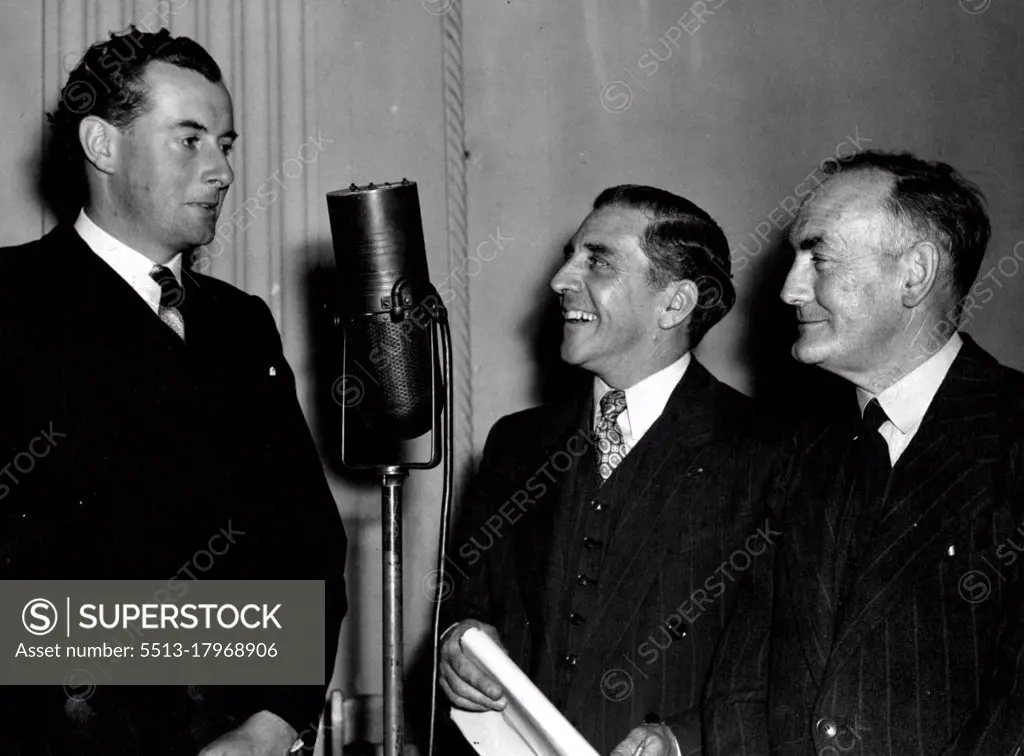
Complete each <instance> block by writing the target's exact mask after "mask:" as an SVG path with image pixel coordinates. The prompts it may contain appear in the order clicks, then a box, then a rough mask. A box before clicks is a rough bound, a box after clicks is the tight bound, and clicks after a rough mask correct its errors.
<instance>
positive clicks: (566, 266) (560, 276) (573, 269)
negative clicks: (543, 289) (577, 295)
mask: <svg viewBox="0 0 1024 756" xmlns="http://www.w3.org/2000/svg"><path fill="white" fill-rule="evenodd" d="M582 289H583V285H582V283H581V282H580V275H579V269H578V266H577V265H576V264H575V263H574V262H573V258H569V259H568V260H566V261H565V262H564V263H563V264H562V267H561V268H559V269H558V270H557V271H556V272H555V275H554V276H553V277H552V279H551V290H552V291H554V292H555V294H559V295H561V294H564V293H565V292H567V291H572V292H578V291H582Z"/></svg>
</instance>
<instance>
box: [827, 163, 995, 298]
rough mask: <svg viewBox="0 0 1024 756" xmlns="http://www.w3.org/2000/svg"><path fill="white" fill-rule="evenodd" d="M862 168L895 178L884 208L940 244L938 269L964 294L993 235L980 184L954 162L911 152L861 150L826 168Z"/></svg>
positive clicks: (831, 171)
mask: <svg viewBox="0 0 1024 756" xmlns="http://www.w3.org/2000/svg"><path fill="white" fill-rule="evenodd" d="M858 170H877V171H882V172H884V173H888V174H889V175H890V176H892V177H893V178H894V181H893V186H892V191H891V193H890V195H889V198H888V200H887V203H886V209H887V210H888V211H889V212H890V213H891V214H892V216H893V217H894V218H896V219H897V220H901V221H903V222H904V223H907V224H908V225H910V226H911V227H912V228H913V229H914V230H915V231H916V232H917V233H919V234H921V235H923V236H925V237H927V238H928V239H930V240H931V241H933V242H934V243H935V244H936V246H937V247H938V249H939V253H940V255H941V257H942V259H941V262H940V266H941V267H940V270H941V271H942V273H943V275H944V276H945V278H946V280H947V281H948V282H949V283H950V284H951V285H952V287H953V291H954V293H955V294H956V298H957V300H960V299H962V298H963V297H964V296H965V295H966V294H967V292H968V290H969V289H970V288H971V285H972V284H973V283H974V279H975V278H977V276H978V269H979V268H980V267H981V261H982V258H984V257H985V249H986V248H987V247H988V241H989V238H990V237H991V235H992V224H991V222H990V221H989V217H988V213H987V212H986V210H985V195H984V194H982V192H981V190H980V189H979V188H978V187H977V186H976V185H975V184H974V183H972V182H971V181H969V180H967V179H966V178H964V177H963V176H961V175H960V173H958V172H957V170H956V169H955V168H953V166H951V165H949V164H947V163H942V162H938V161H935V162H933V161H929V160H922V159H921V158H919V157H917V156H916V155H914V154H912V153H910V152H898V153H897V152H881V151H877V150H868V151H866V152H859V153H857V154H855V155H853V156H851V157H849V158H844V159H843V160H840V161H838V162H837V163H831V162H830V163H829V165H828V166H827V168H826V171H825V172H826V173H829V174H831V175H835V174H838V173H849V172H851V171H858Z"/></svg>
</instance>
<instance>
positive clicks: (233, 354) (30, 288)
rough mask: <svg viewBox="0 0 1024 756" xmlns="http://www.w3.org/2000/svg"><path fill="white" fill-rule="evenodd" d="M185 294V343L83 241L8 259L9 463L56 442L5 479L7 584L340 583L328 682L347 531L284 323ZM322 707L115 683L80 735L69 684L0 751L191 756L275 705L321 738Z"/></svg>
mask: <svg viewBox="0 0 1024 756" xmlns="http://www.w3.org/2000/svg"><path fill="white" fill-rule="evenodd" d="M183 284H184V290H185V300H184V303H183V305H182V310H183V312H184V317H185V321H186V331H187V333H186V335H187V343H183V342H182V341H181V340H180V339H179V338H178V337H177V336H176V335H175V334H174V333H173V332H172V331H171V329H170V328H168V327H167V326H166V325H165V324H164V323H162V322H161V321H160V320H159V318H158V317H157V316H156V315H155V314H154V313H153V311H152V310H150V309H149V308H148V307H147V305H146V304H145V302H143V301H142V299H141V298H140V297H139V296H138V295H137V294H136V293H135V292H134V291H133V290H132V289H131V287H129V286H128V284H127V283H125V282H124V281H123V279H121V278H120V277H119V276H118V275H117V274H116V273H115V272H114V271H112V270H111V269H110V268H109V267H108V266H107V265H106V264H105V263H104V262H103V261H102V260H100V258H98V257H97V256H96V255H95V254H93V253H92V252H91V250H89V248H88V247H87V246H86V245H85V243H84V242H83V241H82V240H81V238H80V237H79V236H78V234H77V233H76V232H75V231H74V230H73V229H71V228H57V229H55V230H54V231H52V232H51V233H49V234H47V235H46V236H45V237H44V238H43V239H41V240H39V241H37V242H33V243H31V244H27V245H24V246H21V247H15V248H7V249H3V250H0V402H2V409H0V417H2V418H3V424H2V428H0V466H2V465H5V464H7V463H8V462H10V461H12V460H14V459H15V456H16V455H18V454H22V453H24V452H26V451H28V450H29V444H30V442H31V441H32V439H34V438H37V437H39V436H40V434H41V433H44V434H49V435H50V442H48V443H47V445H46V446H47V448H49V451H48V452H47V453H46V454H45V455H44V456H41V457H39V458H37V459H35V464H34V468H33V469H32V470H31V471H29V472H27V473H25V474H22V473H20V472H16V471H15V469H14V467H11V468H9V472H11V473H13V474H14V476H16V477H17V478H18V482H17V483H13V482H12V481H11V480H10V478H9V477H7V476H5V477H4V478H3V480H0V483H4V484H5V485H6V486H7V487H8V488H7V489H0V490H3V491H5V493H4V494H3V501H2V502H0V518H2V530H0V576H2V577H3V578H4V579H25V578H76V579H99V578H132V579H152V580H160V581H167V583H168V585H169V592H170V593H171V595H177V593H178V591H179V590H180V588H179V586H180V585H181V583H182V582H184V583H187V582H188V581H189V580H191V579H193V578H196V579H246V580H258V579H270V578H277V579H289V578H308V579H321V580H324V579H326V580H327V581H328V601H327V617H328V619H327V627H326V637H327V648H326V656H327V667H326V674H327V675H328V676H329V674H330V670H332V669H333V662H334V654H335V651H336V645H337V633H338V630H339V627H340V623H341V618H342V616H343V614H344V612H345V591H344V582H343V569H344V559H345V549H346V541H345V533H344V529H343V527H342V524H341V520H340V517H339V515H338V511H337V508H336V506H335V503H334V500H333V497H332V496H331V493H330V490H329V488H328V486H327V482H326V479H325V477H324V473H323V469H322V467H321V465H320V462H319V459H318V456H317V452H316V450H315V448H314V445H313V443H312V439H311V437H310V434H309V431H308V428H307V427H306V425H305V422H304V419H303V417H302V414H301V411H300V408H299V405H298V402H297V400H296V394H295V384H294V378H293V375H292V371H291V370H290V369H289V367H288V364H287V363H286V362H285V359H284V356H283V354H282V349H281V341H280V338H279V336H278V334H277V329H276V327H275V324H274V321H273V318H272V316H271V314H270V311H269V310H268V308H267V307H266V305H265V304H263V302H262V301H261V300H260V299H258V298H257V297H254V296H249V295H246V294H244V293H242V292H240V291H238V290H237V289H235V288H233V287H231V286H229V285H227V284H224V283H222V282H220V281H217V280H215V279H213V278H209V277H206V276H202V275H198V274H194V273H189V274H187V275H185V276H184V281H183ZM58 434H59V435H58ZM34 448H35V450H36V451H38V452H40V453H42V451H43V449H44V445H43V442H42V441H36V443H35V447H34ZM27 462H28V460H27V458H26V457H22V458H21V468H25V467H27ZM224 532H228V533H232V535H231V537H230V541H232V542H231V543H230V545H228V541H226V540H224V538H223V533H224ZM218 533H220V534H222V538H221V540H217V541H214V542H213V546H212V547H211V545H210V539H211V538H212V537H213V536H215V535H217V534H218ZM204 550H205V551H206V552H207V554H206V555H203V556H202V557H201V558H199V559H193V557H194V555H197V554H198V553H199V552H201V551H204ZM215 551H220V552H222V553H221V554H219V555H216V556H214V557H213V559H212V565H211V559H210V554H211V552H215ZM328 679H329V678H328ZM323 697H324V689H323V688H322V687H319V686H308V687H306V686H302V687H297V688H287V687H252V688H242V687H239V688H226V687H225V688H218V687H208V688H204V689H195V688H193V689H190V690H188V691H186V690H185V689H184V688H173V687H145V688H125V687H117V686H100V687H99V688H98V689H97V691H96V693H95V694H94V695H93V696H92V697H91V698H89V699H88V700H87V701H86V703H87V704H88V706H89V710H91V712H92V715H91V716H88V717H87V719H88V721H87V722H86V723H84V724H81V725H78V726H76V725H73V724H72V722H71V719H70V718H69V716H68V715H67V714H66V712H65V703H66V696H65V695H64V693H63V691H62V690H61V689H59V688H57V689H49V688H33V689H25V690H22V691H19V692H18V694H17V697H16V701H15V702H14V705H13V707H12V706H11V705H10V702H5V705H4V706H3V707H2V710H0V725H2V726H0V744H6V746H5V747H0V751H2V752H3V753H4V754H8V753H17V752H18V751H17V749H18V748H19V747H21V748H23V749H24V752H25V753H45V751H43V750H41V749H40V743H41V742H42V743H44V744H47V743H48V744H49V747H50V748H51V750H52V752H53V753H54V754H64V753H68V754H80V753H92V752H94V751H95V752H97V753H104V754H111V753H136V751H137V750H139V751H142V752H145V753H150V752H152V753H161V754H162V753H194V752H195V751H196V750H197V749H196V746H197V745H198V746H201V745H205V742H208V741H209V740H211V739H213V738H214V737H216V736H219V735H220V734H222V733H223V732H225V731H227V730H228V729H231V728H232V727H234V726H236V725H237V724H239V723H240V722H241V721H244V720H245V719H246V718H247V717H248V716H250V715H251V714H253V713H255V712H256V711H259V710H261V709H269V710H270V711H273V712H274V713H276V714H278V715H279V716H281V717H283V718H284V719H286V720H287V721H289V723H290V724H291V725H292V726H293V727H295V728H296V730H298V731H302V730H303V729H305V728H307V727H308V726H309V724H310V723H311V722H312V723H314V727H315V723H316V721H317V718H318V716H319V713H320V710H321V706H322V702H323ZM12 722H17V723H18V727H16V728H13V727H12ZM12 729H13V731H12ZM12 735H15V736H17V735H21V736H23V739H24V740H25V741H26V742H24V743H22V744H21V745H20V746H19V745H17V744H12V743H10V739H11V737H12ZM5 738H6V739H7V740H6V741H5V740H4V739H5ZM204 741H205V742H204ZM146 748H149V749H151V750H145V749H146Z"/></svg>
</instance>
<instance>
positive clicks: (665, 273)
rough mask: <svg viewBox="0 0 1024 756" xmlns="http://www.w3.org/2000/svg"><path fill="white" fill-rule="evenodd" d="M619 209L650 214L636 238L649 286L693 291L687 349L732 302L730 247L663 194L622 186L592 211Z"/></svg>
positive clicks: (697, 212) (697, 215)
mask: <svg viewBox="0 0 1024 756" xmlns="http://www.w3.org/2000/svg"><path fill="white" fill-rule="evenodd" d="M609 205H621V206H623V207H628V208H632V209H633V210H641V211H643V212H645V213H648V214H649V215H651V222H650V223H648V224H647V227H646V228H645V229H644V232H643V234H642V235H641V237H640V249H642V250H643V251H644V254H646V255H647V258H648V260H650V262H651V272H650V282H651V284H652V285H654V286H657V287H662V286H665V285H667V284H669V283H670V282H672V281H682V280H684V279H685V280H689V281H693V282H694V284H696V286H697V306H696V307H694V309H693V316H692V317H691V319H690V333H689V335H690V348H691V349H692V348H694V347H696V346H697V345H698V344H699V343H700V342H701V339H703V338H704V335H705V334H706V333H707V332H708V331H710V330H711V328H712V326H714V325H715V323H717V322H718V321H720V320H721V319H722V318H724V317H725V316H726V315H727V314H728V313H729V310H731V309H732V306H733V304H735V302H736V290H735V289H734V288H733V285H732V275H731V269H732V268H731V265H732V264H731V262H730V260H729V242H728V241H727V240H726V238H725V234H724V233H722V229H721V228H719V226H718V224H717V223H715V221H714V220H713V219H712V218H711V216H710V215H708V214H707V213H706V212H704V211H703V210H701V209H700V208H699V207H697V205H695V204H693V203H692V202H690V201H689V200H686V199H683V198H682V197H679V196H677V195H675V194H672V193H671V192H666V191H665V190H664V189H657V188H655V187H653V186H639V185H637V184H622V185H620V186H613V187H611V188H609V189H605V190H604V191H603V192H601V194H599V195H598V197H597V199H596V200H594V209H595V210H599V209H600V208H602V207H606V206H609Z"/></svg>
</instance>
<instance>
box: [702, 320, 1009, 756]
mask: <svg viewBox="0 0 1024 756" xmlns="http://www.w3.org/2000/svg"><path fill="white" fill-rule="evenodd" d="M964 341H965V344H964V346H963V348H962V350H961V352H960V354H959V355H958V356H957V358H956V360H955V361H954V363H953V365H952V366H951V368H950V370H949V373H948V374H947V376H946V378H945V380H944V381H943V383H942V385H941V387H940V388H939V391H938V393H937V394H936V396H935V398H934V400H933V402H932V404H931V406H930V407H929V408H928V411H927V413H926V415H925V417H924V420H923V421H922V424H921V426H920V428H919V430H918V432H917V434H916V435H915V436H914V438H913V440H912V441H911V443H910V445H909V446H908V447H907V449H906V450H905V451H904V452H903V454H902V456H901V457H900V458H899V460H898V461H897V463H896V465H895V466H894V468H893V472H892V477H891V479H890V482H889V492H888V496H887V500H886V508H885V515H884V517H882V518H881V520H880V521H879V522H878V523H877V524H876V526H875V530H874V533H873V535H872V537H871V541H870V545H869V546H868V553H867V555H866V556H865V557H864V558H863V560H862V562H861V563H862V565H863V566H862V568H861V569H860V570H859V571H858V573H857V577H856V581H855V583H854V585H853V588H852V592H851V593H850V594H849V598H848V599H847V601H846V603H845V604H844V605H841V606H840V605H839V604H838V601H837V588H836V585H835V581H834V580H833V573H832V570H833V561H834V560H833V557H834V553H835V551H836V549H837V548H842V541H843V540H844V539H845V538H847V537H848V535H849V533H850V530H851V522H849V521H846V522H844V521H842V519H841V515H840V511H841V508H840V506H839V500H840V499H842V498H843V497H842V495H837V491H839V492H841V490H842V489H843V488H844V487H845V484H844V483H843V482H842V480H837V476H843V475H846V474H847V471H848V469H849V466H848V464H847V463H848V458H847V455H848V454H849V453H850V447H851V444H850V438H851V435H852V430H851V428H852V426H851V425H850V424H848V423H845V422H841V421H837V422H834V423H832V424H831V425H829V426H828V427H827V428H825V429H823V430H817V431H814V432H810V433H808V434H807V435H806V436H805V437H804V438H803V440H802V442H801V443H800V444H799V454H798V456H797V457H796V458H795V459H794V464H793V467H792V470H791V471H790V474H789V475H788V476H786V478H785V479H784V480H783V481H780V486H779V499H778V501H779V506H778V509H779V516H780V518H781V519H782V523H781V524H780V525H779V527H778V529H779V530H782V531H784V536H783V537H782V539H781V540H780V541H779V551H778V553H777V554H776V558H775V560H774V566H775V574H774V579H773V577H772V575H771V573H770V571H767V570H766V571H764V572H752V573H751V577H753V578H755V579H754V581H752V587H753V590H751V591H750V592H749V593H746V594H744V598H743V599H742V600H741V602H740V608H739V609H738V610H737V614H736V616H735V618H734V620H733V622H732V624H731V625H730V627H729V629H728V631H727V634H726V638H725V640H724V642H723V647H722V652H721V656H720V658H719V659H718V660H717V661H716V671H715V673H714V675H713V680H712V683H711V685H710V690H709V698H708V717H707V721H706V723H705V734H706V735H707V736H708V753H709V754H712V755H717V754H723V755H724V754H729V756H734V754H753V753H769V752H770V753H777V754H794V755H795V754H835V753H843V754H846V753H849V754H853V755H855V756H856V755H858V754H864V755H865V756H866V755H867V754H881V753H884V754H890V753H891V754H900V756H905V755H909V754H921V755H922V756H924V754H928V755H929V756H934V755H935V754H940V753H945V754H993V755H996V754H998V755H999V756H1009V755H1010V754H1016V753H1017V750H1015V749H1017V748H1019V747H1020V746H1021V744H1022V743H1024V700H1022V694H1024V674H1022V672H1024V668H1022V663H1024V645H1022V638H1021V631H1022V629H1024V592H1022V584H1021V564H1020V562H1021V559H1020V552H1021V550H1024V537H1022V536H1024V485H1022V484H1024V456H1022V453H1024V446H1022V443H1024V425H1022V420H1024V376H1022V375H1021V374H1020V373H1017V372H1015V371H1013V370H1009V369H1007V368H1004V367H1002V366H1000V365H999V364H998V363H997V362H996V361H995V360H994V359H993V358H992V357H990V356H989V355H988V354H986V353H985V352H984V351H982V350H981V349H980V348H979V347H978V346H977V345H976V344H975V343H974V342H973V341H972V340H971V339H970V337H967V336H965V337H964ZM769 564H771V562H770V561H768V560H766V561H764V562H762V563H761V564H760V566H767V565H769ZM773 589H774V594H775V595H774V607H773V606H772V601H771V598H772V594H773ZM837 607H838V608H837ZM769 628H770V632H769Z"/></svg>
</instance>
